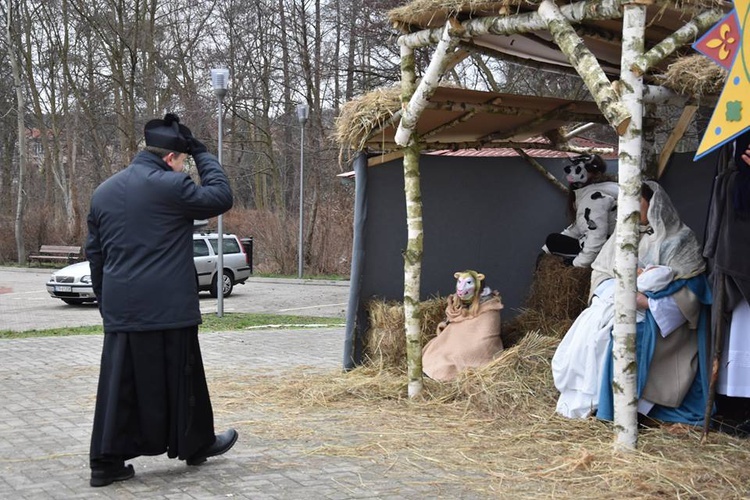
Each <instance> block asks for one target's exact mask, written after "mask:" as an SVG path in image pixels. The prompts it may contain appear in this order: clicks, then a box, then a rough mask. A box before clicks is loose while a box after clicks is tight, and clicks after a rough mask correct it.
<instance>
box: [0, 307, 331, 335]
mask: <svg viewBox="0 0 750 500" xmlns="http://www.w3.org/2000/svg"><path fill="white" fill-rule="evenodd" d="M324 326H325V327H337V326H342V327H343V326H344V322H343V321H342V320H340V319H338V318H318V317H314V316H289V315H278V314H253V313H227V314H224V316H223V317H221V318H219V317H217V316H216V314H215V313H211V314H204V315H203V324H202V325H200V328H199V329H198V331H199V332H200V333H210V332H226V331H232V330H246V329H256V328H257V329H264V328H286V329H294V328H300V329H303V328H315V327H324ZM101 333H102V327H101V325H96V326H77V327H61V328H50V329H47V330H26V331H21V332H16V331H13V330H0V339H24V338H30V337H65V336H68V335H95V334H100V335H101Z"/></svg>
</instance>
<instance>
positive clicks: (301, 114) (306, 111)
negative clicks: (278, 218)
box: [297, 104, 310, 279]
mask: <svg viewBox="0 0 750 500" xmlns="http://www.w3.org/2000/svg"><path fill="white" fill-rule="evenodd" d="M309 117H310V108H308V107H307V104H299V105H298V106H297V120H298V121H299V124H300V141H299V244H298V245H297V250H298V252H297V253H298V256H297V277H298V278H300V279H302V267H303V260H302V245H303V235H302V221H303V218H302V214H303V208H304V206H305V204H304V199H305V198H304V192H305V190H304V189H305V123H306V122H307V119H308V118H309Z"/></svg>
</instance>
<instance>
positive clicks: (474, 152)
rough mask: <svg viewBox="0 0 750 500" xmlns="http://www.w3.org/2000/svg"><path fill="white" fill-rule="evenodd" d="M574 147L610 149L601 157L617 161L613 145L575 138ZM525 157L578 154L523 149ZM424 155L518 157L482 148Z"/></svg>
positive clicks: (508, 151) (505, 150)
mask: <svg viewBox="0 0 750 500" xmlns="http://www.w3.org/2000/svg"><path fill="white" fill-rule="evenodd" d="M524 142H547V141H546V140H545V139H542V138H533V139H527V140H526V141H524ZM569 142H570V143H571V144H573V145H574V146H578V147H582V148H612V149H613V150H614V152H613V153H609V154H605V155H602V158H604V159H605V160H616V159H617V146H616V145H613V144H605V143H603V142H597V141H593V140H590V139H585V138H583V137H575V138H573V139H571V140H570V141H569ZM524 151H525V152H526V154H527V155H529V156H530V157H532V158H571V157H573V156H577V155H578V154H579V153H570V152H565V151H555V150H553V149H524ZM424 154H429V155H435V156H461V157H469V156H471V157H486V158H502V157H515V156H519V154H518V153H516V151H515V149H512V148H484V149H458V150H456V151H451V150H448V149H443V150H440V151H429V152H425V153H424Z"/></svg>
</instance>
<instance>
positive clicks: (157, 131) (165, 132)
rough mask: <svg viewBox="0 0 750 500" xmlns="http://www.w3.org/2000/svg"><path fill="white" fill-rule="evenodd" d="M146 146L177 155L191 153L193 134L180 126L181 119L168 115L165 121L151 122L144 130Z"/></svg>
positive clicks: (155, 120) (165, 116)
mask: <svg viewBox="0 0 750 500" xmlns="http://www.w3.org/2000/svg"><path fill="white" fill-rule="evenodd" d="M143 135H144V136H145V137H146V146H153V147H156V148H162V149H166V150H169V151H176V152H177V153H190V141H189V140H188V139H189V138H190V137H192V135H193V133H192V132H191V131H190V129H189V128H187V127H186V126H185V125H180V117H179V116H177V115H175V114H173V113H167V114H166V115H164V119H163V120H160V119H158V118H157V119H154V120H151V121H149V122H148V123H147V124H146V126H145V127H144V129H143Z"/></svg>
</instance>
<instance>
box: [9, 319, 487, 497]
mask: <svg viewBox="0 0 750 500" xmlns="http://www.w3.org/2000/svg"><path fill="white" fill-rule="evenodd" d="M101 345H102V336H100V335H90V336H88V335H87V336H70V337H46V338H29V339H7V340H0V498H4V499H5V498H7V499H48V498H49V499H68V498H118V499H119V498H125V499H127V498H156V499H195V498H200V499H202V498H251V499H305V500H315V499H330V500H337V499H349V498H358V499H359V498H363V499H364V498H377V499H394V500H395V499H417V498H451V499H455V498H481V497H478V496H477V494H476V493H473V492H471V491H463V490H462V489H461V487H460V482H457V481H456V480H455V477H453V478H448V476H449V475H450V474H448V473H446V472H444V471H441V470H439V469H433V468H431V467H430V465H429V464H422V465H419V466H418V467H416V468H411V469H410V468H409V467H401V466H399V467H393V465H392V464H391V465H390V466H389V464H387V463H383V461H382V460H380V461H379V460H378V459H377V458H370V459H364V458H359V457H358V458H352V457H342V456H328V455H321V454H314V453H310V449H311V447H314V446H317V445H319V443H315V442H312V443H311V442H310V440H309V438H308V439H302V438H294V437H290V438H288V439H283V440H279V439H274V438H271V437H268V436H262V435H254V434H253V433H252V425H249V426H244V427H243V429H250V431H249V432H248V431H247V430H245V431H244V432H242V433H241V434H240V439H239V441H238V442H237V444H236V445H235V447H234V448H233V449H232V450H231V451H230V452H229V453H227V454H226V455H223V456H221V457H216V458H213V459H209V461H208V462H207V463H206V464H204V465H202V466H200V467H188V466H186V465H185V464H184V463H183V462H180V461H177V460H169V459H168V458H167V457H166V456H165V455H162V456H157V457H139V458H137V459H134V460H133V461H131V463H133V465H134V466H135V469H136V476H135V478H133V479H131V480H129V481H125V482H122V483H115V484H113V485H111V486H107V487H104V488H91V487H90V486H89V485H88V479H89V474H90V471H89V469H88V445H89V439H90V432H91V421H92V418H93V406H94V397H95V391H96V382H97V376H98V370H99V356H100V354H101ZM201 346H202V351H203V357H204V364H205V366H206V373H207V378H208V380H209V388H211V383H212V382H211V378H212V375H214V376H216V375H217V374H226V373H230V372H231V371H232V370H236V371H237V372H238V373H239V372H242V373H255V372H260V373H271V374H273V373H275V372H279V371H280V369H279V367H282V366H283V367H284V369H290V368H293V366H290V363H292V364H296V365H298V366H300V365H301V366H310V367H315V368H320V369H325V370H336V369H338V368H340V367H341V358H342V347H343V329H342V328H327V329H314V330H313V329H311V330H263V331H251V332H247V331H245V332H222V333H208V334H205V335H201ZM290 353H293V356H290ZM214 396H215V392H213V391H212V397H214ZM214 406H215V407H216V402H214ZM259 406H260V405H259ZM355 410H356V409H355V408H353V409H352V411H355ZM264 412H266V410H265V409H264V408H262V407H260V408H243V409H242V411H241V415H233V414H232V413H231V412H226V411H223V412H219V413H217V415H216V417H215V421H216V422H215V424H216V429H217V432H218V431H221V430H223V429H224V428H226V427H228V426H231V425H234V424H235V419H236V418H242V419H243V421H245V422H247V421H249V420H252V419H263V418H266V419H267V418H270V417H269V414H267V413H264Z"/></svg>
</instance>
